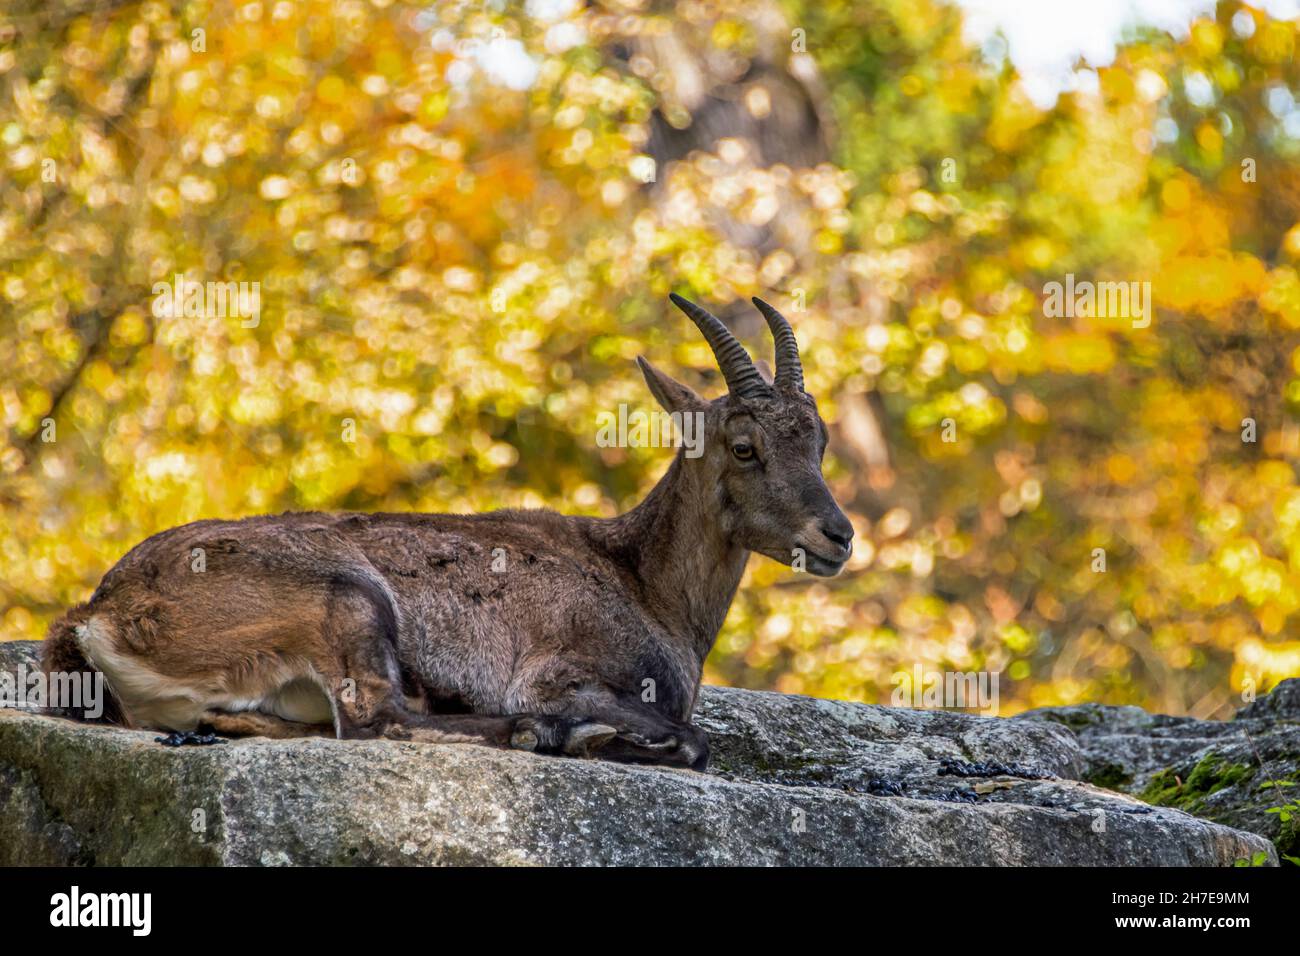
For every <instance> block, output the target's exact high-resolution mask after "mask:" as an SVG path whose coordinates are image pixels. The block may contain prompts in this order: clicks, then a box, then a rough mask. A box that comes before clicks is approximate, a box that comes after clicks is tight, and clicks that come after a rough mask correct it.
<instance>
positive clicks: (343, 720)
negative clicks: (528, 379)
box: [45, 313, 852, 767]
mask: <svg viewBox="0 0 1300 956" xmlns="http://www.w3.org/2000/svg"><path fill="white" fill-rule="evenodd" d="M688 314H689V313H688ZM693 318H694V317H693ZM698 321H699V320H697V324H698ZM782 321H784V320H782ZM706 334H707V333H706ZM712 334H714V335H715V336H716V335H719V334H727V333H725V331H724V332H722V333H718V332H713V333H712ZM710 341H711V344H712V343H713V340H712V339H711V340H710ZM790 341H791V343H792V342H793V336H790ZM791 349H793V345H791ZM715 351H717V349H716V347H715ZM741 355H742V356H743V351H742V352H741ZM723 357H724V356H722V355H721V354H720V358H723ZM725 357H726V358H728V359H730V360H731V361H732V362H733V363H735V362H736V361H738V359H737V358H736V357H735V356H734V355H730V356H725ZM778 358H780V354H779V353H778ZM795 361H797V353H795ZM641 366H642V371H643V373H644V375H645V377H646V381H647V384H648V385H649V386H650V389H651V391H652V392H653V393H654V395H655V397H656V398H657V399H658V400H659V402H660V403H661V404H662V405H663V406H664V407H665V408H666V409H667V410H669V411H677V412H684V413H690V412H699V413H701V414H702V415H703V416H704V422H705V428H704V433H703V434H704V438H705V447H704V453H703V454H702V455H701V456H700V457H698V458H688V457H686V456H685V455H684V453H683V451H682V450H679V451H678V453H677V457H676V458H675V459H674V461H673V462H672V464H671V466H670V467H669V469H668V471H667V473H666V474H665V475H664V477H663V478H662V480H661V481H660V482H659V483H658V484H657V485H656V486H655V488H654V489H653V490H652V491H651V492H650V494H649V495H648V496H647V497H646V499H645V500H644V501H643V502H642V503H641V504H640V505H639V506H637V507H636V508H634V509H633V510H632V511H630V512H628V513H627V514H624V515H621V516H619V517H617V518H613V519H608V520H605V519H595V518H583V517H567V516H563V515H559V514H556V513H553V512H550V511H499V512H493V513H490V514H483V515H430V514H321V513H289V514H283V515H277V516H261V517H254V518H247V519H244V520H242V521H199V522H195V523H193V524H188V525H183V526H181V527H177V528H172V529H170V530H168V531H164V532H162V533H160V534H157V535H154V536H153V537H151V538H149V539H148V540H146V541H144V542H142V543H141V544H139V545H137V546H136V547H135V548H133V549H132V550H131V551H130V552H129V553H128V554H127V555H126V556H125V557H123V558H122V560H121V561H119V562H118V564H117V565H116V566H114V567H113V568H112V569H111V570H110V571H109V572H108V574H107V575H105V577H104V579H103V581H102V582H101V584H100V586H99V588H98V589H97V590H96V591H95V593H94V595H93V596H92V597H91V599H90V601H89V602H88V603H87V604H85V605H82V606H80V607H78V608H76V609H74V610H73V611H71V612H69V613H68V614H67V615H66V616H65V617H64V618H63V619H61V620H60V621H58V622H57V623H56V624H55V625H54V626H53V627H52V628H51V630H50V635H49V638H48V639H47V642H46V646H45V668H46V670H47V671H57V670H79V669H83V668H84V667H85V666H87V662H89V665H90V666H93V667H96V668H98V669H99V670H101V671H102V672H103V673H104V675H105V679H106V682H107V683H108V685H109V687H110V688H111V689H112V693H113V695H114V697H115V699H116V702H115V705H114V714H113V719H115V720H117V721H119V722H123V723H126V724H128V725H130V726H137V727H149V728H155V729H161V730H190V729H194V728H196V727H199V726H208V727H212V728H214V729H216V730H218V731H219V732H223V733H241V732H243V733H260V734H263V735H267V736H284V735H296V734H297V733H299V732H303V733H305V732H309V731H308V730H307V728H310V727H313V726H316V727H319V724H320V723H321V722H332V723H333V733H335V734H336V735H337V736H339V737H344V738H356V737H370V736H386V737H390V738H397V739H414V740H427V741H438V742H460V741H468V742H477V743H486V744H491V745H494V746H515V747H522V748H525V749H535V750H538V751H540V752H546V753H568V754H575V755H585V754H588V753H598V754H599V755H601V756H607V757H611V758H613V759H622V760H633V761H654V762H661V763H670V764H679V765H685V766H695V767H702V766H703V765H704V762H705V760H706V758H707V742H706V741H705V738H704V735H703V734H702V733H701V732H699V731H698V730H696V729H695V728H694V727H692V726H691V725H690V722H689V721H690V716H691V713H692V711H693V709H694V705H695V697H696V693H697V691H698V687H699V681H700V674H701V668H702V667H703V663H704V658H705V657H706V656H707V654H708V653H709V650H710V649H711V648H712V646H713V642H714V640H715V638H716V636H717V633H718V630H719V629H720V628H721V626H722V622H723V620H724V618H725V617H726V614H727V609H728V608H729V606H730V604H731V600H732V598H733V596H734V594H735V591H736V588H737V586H738V584H739V582H740V578H741V574H742V573H743V571H744V568H745V564H746V561H747V560H748V556H749V553H750V552H751V551H757V552H759V553H762V554H765V555H768V556H769V557H773V558H775V559H776V560H779V561H783V562H784V563H787V564H789V563H791V561H792V560H793V559H794V558H795V557H796V553H797V552H796V549H802V550H803V551H804V552H805V553H806V560H807V567H808V570H809V571H811V572H813V573H815V574H834V573H836V572H837V571H838V570H839V568H840V567H841V566H842V564H843V561H844V560H846V559H847V557H848V554H849V541H850V540H851V538H852V527H851V526H850V525H849V523H848V521H847V519H845V518H844V515H843V514H842V513H841V512H840V510H839V508H838V507H837V506H836V505H835V502H834V501H833V500H832V498H831V496H830V493H829V492H828V491H827V489H826V486H825V483H824V482H823V480H822V477H821V473H820V460H821V456H822V454H823V453H824V451H825V444H826V429H825V426H824V425H823V424H822V422H821V420H820V418H819V417H818V415H817V411H816V406H815V404H814V402H813V400H812V399H811V398H810V397H809V396H808V395H806V394H805V393H804V392H803V391H802V389H801V388H798V387H793V386H791V385H790V384H788V382H789V379H788V378H787V379H786V382H787V384H784V385H782V384H781V382H782V374H783V373H782V372H781V371H778V379H777V381H778V384H777V385H776V386H772V385H767V384H763V383H761V382H760V383H759V385H758V387H757V388H755V386H754V384H753V382H752V380H746V382H745V394H743V395H739V394H728V395H727V396H725V397H723V398H720V399H718V400H715V401H711V402H710V401H705V400H704V399H702V398H700V397H699V396H697V395H696V394H695V393H694V392H692V391H691V390H690V389H689V388H687V387H686V386H684V385H681V384H679V383H677V382H674V381H673V380H672V379H670V378H668V377H667V376H665V375H664V374H663V373H661V372H659V371H657V370H656V369H654V368H653V367H652V366H650V365H649V363H647V362H644V360H642V361H641ZM724 371H726V368H725V367H724ZM742 371H743V369H742ZM732 373H733V374H735V368H734V367H733V368H732ZM784 374H785V375H786V376H788V375H789V371H788V363H787V371H786V372H785V373H784ZM730 380H731V376H730V375H729V381H730ZM797 381H798V382H800V383H801V379H798V380H797ZM746 446H747V447H748V448H750V449H752V454H751V455H749V456H748V457H747V458H742V457H741V454H742V452H743V451H744V449H745V448H746ZM199 552H201V553H202V554H203V556H204V561H205V562H206V569H205V570H202V571H195V570H193V569H192V561H193V556H194V555H195V554H196V553H199ZM502 560H504V569H503V570H494V564H495V566H496V567H498V568H499V567H500V566H501V561H502Z"/></svg>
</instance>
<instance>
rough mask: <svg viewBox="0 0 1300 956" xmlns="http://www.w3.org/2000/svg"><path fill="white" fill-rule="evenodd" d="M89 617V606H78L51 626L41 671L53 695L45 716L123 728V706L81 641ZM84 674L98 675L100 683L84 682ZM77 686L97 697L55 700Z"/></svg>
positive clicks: (43, 651) (42, 653) (80, 696)
mask: <svg viewBox="0 0 1300 956" xmlns="http://www.w3.org/2000/svg"><path fill="white" fill-rule="evenodd" d="M90 617H91V610H90V605H88V604H79V605H77V606H76V607H75V608H73V609H72V610H71V611H68V613H66V614H64V615H63V617H61V618H59V619H58V620H57V621H55V622H54V623H53V624H51V625H50V629H49V631H47V632H46V634H45V640H44V641H43V642H42V645H41V669H42V670H43V671H44V672H45V677H46V686H47V687H48V688H49V693H50V699H49V701H47V703H48V704H49V706H48V707H46V709H45V712H46V713H47V714H54V715H56V716H60V717H71V718H73V719H75V720H84V721H91V722H99V723H110V724H122V723H125V720H124V718H123V714H122V706H121V704H120V703H119V702H118V700H117V698H116V697H114V696H113V693H112V691H111V690H109V687H108V682H107V681H106V680H105V679H104V677H103V675H102V674H100V672H99V671H98V670H97V669H96V667H95V666H94V665H93V664H92V663H91V662H90V660H89V659H88V658H87V657H86V652H85V651H84V650H82V647H81V642H80V640H79V639H78V637H79V634H80V633H81V632H82V630H83V629H84V628H86V627H88V626H89V622H90ZM83 674H91V675H95V674H99V680H92V681H83V680H81V677H82V675H83ZM74 686H75V687H85V688H90V687H94V688H95V689H96V691H97V692H98V693H97V694H95V695H94V696H91V694H83V693H77V694H73V695H70V696H71V698H72V699H71V700H66V699H59V700H56V699H55V696H56V692H58V691H66V690H68V689H69V688H71V687H74ZM92 693H93V692H92ZM87 698H89V699H87Z"/></svg>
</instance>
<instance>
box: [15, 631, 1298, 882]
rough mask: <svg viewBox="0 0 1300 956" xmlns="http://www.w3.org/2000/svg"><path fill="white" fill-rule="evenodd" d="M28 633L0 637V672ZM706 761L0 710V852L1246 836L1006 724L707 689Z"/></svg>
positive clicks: (263, 857)
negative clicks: (704, 767)
mask: <svg viewBox="0 0 1300 956" xmlns="http://www.w3.org/2000/svg"><path fill="white" fill-rule="evenodd" d="M34 652H35V647H34V646H33V645H15V644H0V667H8V668H12V667H13V666H14V665H16V663H17V662H18V661H20V660H26V661H28V662H31V661H32V660H33V656H34ZM697 719H698V722H699V724H700V726H701V727H703V728H704V729H705V730H706V731H707V732H708V734H709V737H710V740H711V741H712V743H713V746H714V764H713V767H712V769H711V771H710V773H708V774H697V773H692V772H690V771H685V770H664V769H657V768H647V767H632V766H624V765H619V764H612V763H606V762H603V761H598V760H583V761H579V760H566V759H560V758H548V757H541V756H536V755H534V754H529V753H520V752H508V751H498V750H492V749H489V748H484V747H475V746H468V745H462V746H444V745H427V744H409V743H395V742H387V741H334V740H318V739H313V740H298V741H271V740H263V739H258V738H250V739H245V740H238V741H229V742H227V743H222V744H218V745H216V746H211V747H186V748H167V747H162V746H160V745H159V744H157V743H155V742H154V737H155V735H154V734H151V733H141V732H135V731H128V730H122V729H118V728H113V727H104V726H99V725H88V724H76V723H72V722H69V721H65V720H62V719H58V718H53V717H45V716H39V715H35V714H30V713H23V712H19V711H14V710H8V711H4V710H0V864H38V863H39V864H67V863H75V864H101V865H102V864H154V863H161V864H172V863H180V864H253V865H258V864H261V865H290V864H348V863H356V864H373V863H382V864H506V865H515V864H519V865H528V864H677V865H699V864H759V865H768V864H775V865H797V864H802V865H809V864H811V865H819V864H823V865H824V864H831V865H841V864H848V865H862V864H947V865H980V866H982V865H1012V864H1042V865H1136V864H1154V865H1187V864H1190V865H1218V866H1225V865H1231V864H1232V863H1233V862H1235V861H1236V860H1238V859H1243V858H1249V857H1251V856H1253V855H1255V854H1257V853H1261V852H1262V853H1265V854H1266V857H1267V859H1268V861H1269V862H1274V861H1275V857H1274V856H1273V851H1272V847H1271V845H1270V844H1269V843H1268V841H1267V840H1265V839H1262V838H1261V837H1259V836H1256V835H1254V834H1250V833H1245V832H1242V831H1240V830H1234V829H1231V828H1229V827H1225V826H1221V825H1218V824H1215V823H1211V822H1207V821H1205V820H1200V819H1197V818H1195V817H1193V816H1189V815H1188V814H1185V813H1182V812H1180V811H1178V810H1175V809H1169V808H1151V807H1148V806H1146V805H1145V804H1143V803H1141V802H1140V801H1138V800H1135V799H1133V798H1132V797H1128V796H1124V795H1120V794H1114V793H1109V792H1107V791H1104V790H1101V789H1098V788H1096V787H1093V786H1090V785H1089V784H1087V783H1083V782H1080V781H1079V780H1078V779H1075V778H1077V777H1078V776H1080V774H1081V773H1082V772H1083V770H1084V767H1085V764H1086V759H1085V755H1084V752H1083V750H1082V749H1081V747H1080V743H1079V740H1078V739H1077V738H1076V736H1075V734H1074V732H1073V731H1072V730H1071V729H1069V728H1068V727H1066V726H1064V725H1062V724H1060V723H1059V722H1054V721H1041V720H1040V721H1010V720H1003V719H997V718H983V717H975V716H966V715H961V714H951V713H943V712H937V711H913V710H903V709H896V708H889V707H875V706H866V705H859V704H846V703H839V702H834V701H824V700H815V699H811V698H804V697H793V696H787V695H781V694H770V693H758V692H751V691H739V690H730V689H723V688H706V689H705V691H704V693H703V695H702V701H701V705H700V709H699V713H698V718H697Z"/></svg>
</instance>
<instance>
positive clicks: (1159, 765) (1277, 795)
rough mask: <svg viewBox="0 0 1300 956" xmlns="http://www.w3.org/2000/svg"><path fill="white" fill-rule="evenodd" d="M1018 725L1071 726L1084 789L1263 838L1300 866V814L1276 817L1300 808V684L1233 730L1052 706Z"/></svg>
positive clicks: (1132, 710)
mask: <svg viewBox="0 0 1300 956" xmlns="http://www.w3.org/2000/svg"><path fill="white" fill-rule="evenodd" d="M1015 720H1016V721H1017V722H1019V721H1025V722H1042V721H1050V722H1053V723H1057V724H1059V725H1061V726H1064V727H1069V728H1070V729H1071V730H1072V731H1073V732H1074V734H1075V736H1076V738H1077V740H1078V743H1079V746H1080V748H1081V751H1082V753H1081V756H1082V759H1083V773H1082V778H1083V779H1084V780H1087V781H1090V782H1092V783H1094V784H1097V785H1099V786H1104V787H1109V788H1110V789H1112V790H1117V791H1121V792H1124V793H1129V794H1132V795H1134V796H1138V797H1140V798H1142V799H1143V800H1144V801H1147V802H1149V803H1152V804H1153V805H1158V806H1170V807H1177V808H1179V809H1182V810H1185V811H1187V812H1188V813H1192V814H1195V815H1196V816H1199V817H1204V818H1205V819H1207V820H1213V821H1215V822H1218V823H1224V824H1227V825H1229V826H1233V827H1238V828H1240V829H1243V830H1249V831H1251V832H1252V833H1258V834H1261V835H1262V836H1266V837H1268V838H1269V839H1270V840H1272V841H1273V842H1274V843H1275V844H1276V846H1277V849H1278V852H1279V853H1280V854H1282V855H1284V856H1287V857H1294V858H1297V859H1300V814H1291V815H1290V819H1288V820H1284V819H1283V816H1284V814H1283V813H1279V812H1276V811H1275V812H1269V811H1270V810H1274V808H1277V807H1279V806H1282V805H1284V804H1287V803H1291V804H1295V803H1296V802H1297V801H1300V680H1297V679H1291V680H1286V681H1283V682H1282V683H1281V684H1279V685H1278V686H1277V687H1276V688H1275V689H1274V690H1273V692H1272V693H1270V694H1268V695H1266V696H1263V697H1260V698H1258V699H1257V700H1255V701H1254V702H1252V703H1251V704H1249V705H1247V706H1246V707H1243V708H1242V709H1241V710H1240V711H1238V712H1237V716H1236V717H1235V719H1233V720H1226V721H1218V720H1197V719H1195V718H1192V717H1166V716H1162V715H1159V714H1148V713H1147V712H1146V711H1144V710H1142V709H1141V708H1138V707H1109V706H1105V705H1101V704H1078V705H1075V706H1072V707H1046V708H1042V709H1039V710H1033V711H1029V712H1027V713H1024V714H1020V715H1019V716H1018V717H1016V718H1015Z"/></svg>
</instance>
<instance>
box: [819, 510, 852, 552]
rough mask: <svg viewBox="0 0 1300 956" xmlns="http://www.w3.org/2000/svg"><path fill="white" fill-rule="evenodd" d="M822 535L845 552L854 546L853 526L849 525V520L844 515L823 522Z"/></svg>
mask: <svg viewBox="0 0 1300 956" xmlns="http://www.w3.org/2000/svg"><path fill="white" fill-rule="evenodd" d="M822 534H824V535H826V537H827V538H829V539H830V540H831V541H834V542H835V543H836V544H838V545H839V546H840V547H841V548H843V549H844V550H845V551H848V550H849V549H850V548H851V547H852V545H853V525H851V524H849V519H848V518H846V517H844V516H843V515H838V516H836V517H835V518H833V519H831V520H830V521H826V522H823V523H822Z"/></svg>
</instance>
